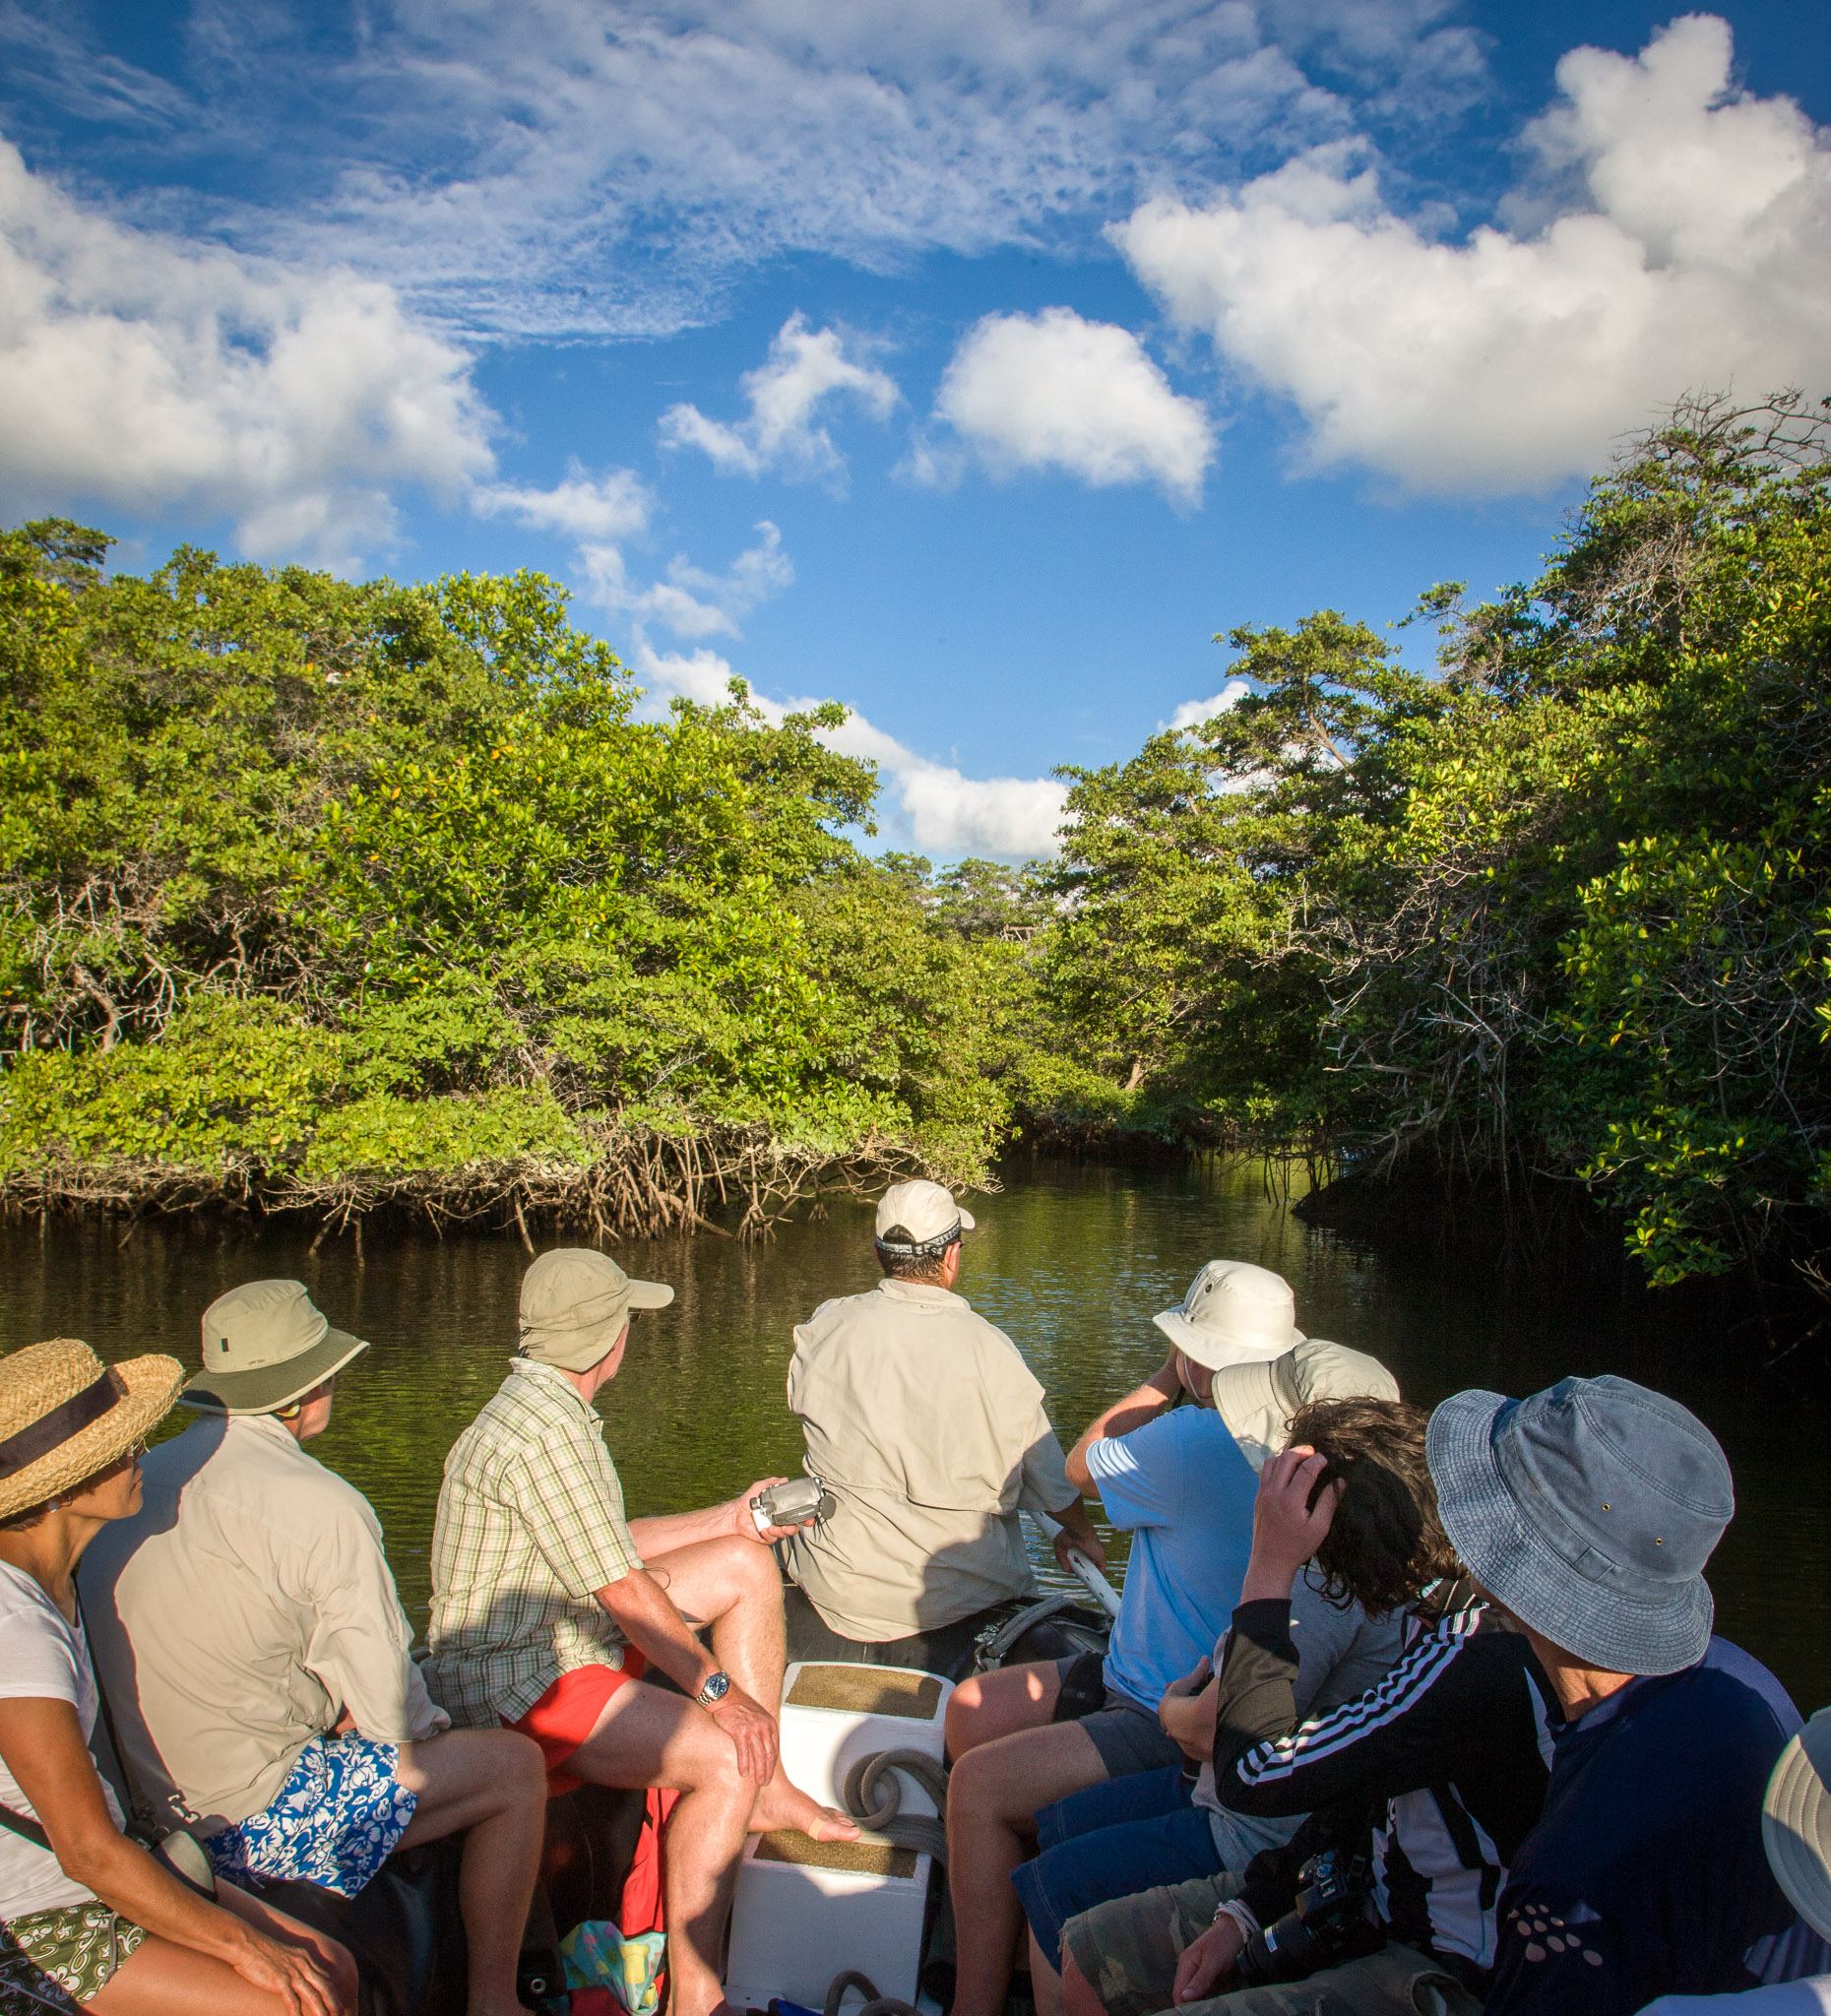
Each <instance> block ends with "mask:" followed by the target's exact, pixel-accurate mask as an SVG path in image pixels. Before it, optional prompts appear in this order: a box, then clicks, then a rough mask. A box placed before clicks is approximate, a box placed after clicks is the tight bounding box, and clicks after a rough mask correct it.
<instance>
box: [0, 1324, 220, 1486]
mask: <svg viewBox="0 0 1831 2016" xmlns="http://www.w3.org/2000/svg"><path fill="white" fill-rule="evenodd" d="M183 1378H184V1367H183V1366H182V1365H181V1364H179V1362H178V1360H177V1359H176V1358H168V1357H166V1356H165V1355H163V1354H162V1353H158V1352H153V1353H149V1354H148V1355H146V1356H145V1357H138V1358H127V1359H124V1360H123V1361H122V1362H121V1363H120V1364H118V1365H111V1366H104V1365H103V1363H102V1362H101V1360H100V1359H99V1358H98V1357H97V1356H96V1355H95V1353H94V1352H93V1351H91V1350H90V1348H89V1346H88V1345H86V1344H84V1343H82V1342H81V1341H80V1340H79V1339H77V1338H74V1337H53V1338H52V1339H51V1340H50V1341H49V1342H48V1343H46V1344H29V1345H27V1346H26V1348H25V1349H24V1350H23V1351H16V1352H10V1353H8V1355H6V1356H5V1357H3V1358H0V1519H11V1518H12V1517H13V1516H14V1514H15V1513H19V1512H25V1511H27V1510H29V1509H30V1508H31V1507H32V1506H33V1505H42V1504H43V1503H44V1501H45V1499H46V1498H54V1497H56V1496H57V1494H58V1493H59V1492H60V1491H67V1490H68V1489H69V1488H70V1487H71V1486H72V1485H73V1484H80V1483H81V1482H82V1481H84V1479H85V1478H91V1477H94V1476H95V1473H96V1472H97V1471H98V1470H105V1469H107V1467H108V1465H109V1464H111V1463H113V1462H114V1461H115V1460H116V1458H117V1457H121V1456H125V1455H126V1453H127V1452H128V1450H130V1449H131V1448H132V1447H133V1446H134V1444H135V1443H136V1442H143V1441H145V1440H146V1438H147V1436H148V1435H149V1434H150V1433H151V1432H152V1430H153V1429H154V1428H155V1427H157V1426H158V1423H159V1422H160V1421H162V1420H163V1419H164V1418H165V1417H166V1416H167V1415H168V1414H169V1413H170V1412H171V1404H172V1402H173V1401H174V1400H175V1399H176V1398H177V1395H178V1387H179V1384H180V1383H181V1382H182V1380H183Z"/></svg>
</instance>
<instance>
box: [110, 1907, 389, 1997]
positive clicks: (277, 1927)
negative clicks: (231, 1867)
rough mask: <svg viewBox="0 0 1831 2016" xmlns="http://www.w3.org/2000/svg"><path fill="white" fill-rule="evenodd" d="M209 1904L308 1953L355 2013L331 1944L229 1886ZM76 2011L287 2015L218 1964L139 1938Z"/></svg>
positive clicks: (352, 1987) (350, 1970)
mask: <svg viewBox="0 0 1831 2016" xmlns="http://www.w3.org/2000/svg"><path fill="white" fill-rule="evenodd" d="M217 1899H218V1902H219V1903H220V1904H221V1906H222V1908H223V1910H224V1911H232V1912H233V1913H234V1914H235V1916H236V1917H237V1918H239V1919H244V1920H246V1922H248V1923H249V1924H252V1925H258V1926H259V1927H260V1928H261V1930H262V1931H264V1932H265V1933H267V1935H268V1936H269V1937H270V1938H273V1939H279V1940H281V1941H283V1942H284V1944H286V1945H288V1946H303V1947H305V1948H306V1949H307V1950H308V1951H310V1952H313V1953H315V1954H316V1955H317V1956H318V1959H319V1960H320V1962H321V1963H322V1964H323V1966H324V1969H325V1972H326V1973H327V1974H329V1975H330V1977H331V1981H332V1983H333V1985H334V1986H335V1988H336V1990H337V1993H338V1995H339V1997H340V2004H339V2006H340V2007H342V2008H343V2009H346V2010H353V2009H354V2008H355V2006H356V1963H355V1962H354V1961H353V1960H352V1959H350V1957H349V1954H348V1953H347V1951H346V1949H345V1948H344V1947H342V1946H340V1945H339V1944H338V1943H337V1941H336V1940H335V1939H333V1938H329V1937H327V1936H326V1934H325V1933H323V1932H318V1931H314V1930H313V1929H312V1928H311V1926H310V1925H302V1924H300V1923H299V1922H298V1920H297V1919H294V1918H287V1917H286V1915H285V1914H284V1912H280V1911H276V1910H275V1909H274V1908H273V1906H272V1905H271V1904H262V1903H260V1902H259V1901H258V1900H257V1899H255V1898H253V1897H250V1896H249V1895H248V1894H247V1892H246V1891H243V1890H237V1889H235V1888H234V1887H233V1885H231V1884H228V1883H219V1884H218V1886H217ZM83 2006H84V2007H85V2008H86V2009H95V2010H96V2011H98V2012H99V2016H197V2012H198V2011H199V2010H202V2009H208V2010H210V2011H211V2012H212V2016H287V2009H286V2004H285V2003H284V2001H283V2000H282V1999H281V1997H280V1996H278V1995H273V1994H269V1993H267V1992H266V1990H265V1989H262V1988H257V1987H253V1986H251V1985H249V1984H248V1983H247V1982H245V1981H243V1980H242V1978H241V1976H240V1975H238V1974H237V1973H236V1972H235V1970H234V1969H233V1968H232V1967H230V1966H229V1965H228V1964H227V1963H226V1962H225V1961H221V1960H215V1959H212V1958H211V1957H210V1955H208V1954H207V1953H194V1952H192V1951H191V1949H190V1948H189V1947H187V1946H177V1945H174V1944H173V1943H172V1942H171V1941H170V1940H169V1939H158V1938H152V1939H147V1940H144V1941H143V1942H142V1943H141V1945H140V1947H139V1949H138V1950H137V1951H136V1952H135V1953H134V1954H133V1956H132V1957H131V1958H130V1959H129V1960H128V1961H127V1962H126V1963H125V1964H124V1965H123V1966H121V1967H119V1968H117V1969H116V1970H115V1972H114V1973H113V1974H112V1975H111V1976H110V1977H109V1980H108V1985H107V1986H106V1987H104V1988H102V1989H100V1990H99V1991H98V1992H97V1993H95V1994H94V1995H92V1996H91V1997H90V1999H89V2000H88V2001H87V2002H86V2003H84V2005H83Z"/></svg>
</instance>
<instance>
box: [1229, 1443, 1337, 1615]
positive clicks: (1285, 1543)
mask: <svg viewBox="0 0 1831 2016" xmlns="http://www.w3.org/2000/svg"><path fill="white" fill-rule="evenodd" d="M1328 1467H1329V1460H1328V1458H1327V1457H1326V1456H1319V1455H1318V1454H1317V1453H1316V1451H1315V1450H1314V1449H1311V1448H1309V1447H1307V1446H1306V1445H1305V1444H1302V1443H1297V1444H1294V1446H1293V1447H1291V1448H1289V1449H1285V1450H1281V1451H1280V1452H1279V1454H1278V1455H1276V1456H1274V1457H1273V1458H1272V1459H1271V1460H1270V1461H1269V1462H1268V1463H1267V1464H1266V1466H1265V1468H1264V1469H1263V1470H1262V1471H1260V1473H1259V1495H1258V1497H1257V1499H1256V1500H1255V1501H1254V1503H1253V1507H1252V1558H1251V1560H1250V1561H1249V1562H1248V1563H1247V1565H1246V1579H1245V1582H1244V1584H1243V1585H1242V1586H1241V1589H1240V1592H1239V1598H1240V1601H1241V1603H1260V1602H1264V1601H1267V1600H1270V1601H1274V1602H1278V1601H1284V1600H1286V1599H1288V1598H1289V1597H1290V1595H1291V1584H1292V1583H1293V1581H1294V1579H1295V1577H1296V1572H1297V1570H1298V1569H1299V1568H1301V1567H1302V1565H1303V1563H1304V1562H1305V1561H1307V1560H1308V1559H1309V1558H1310V1556H1311V1555H1312V1554H1313V1553H1314V1552H1315V1551H1316V1549H1317V1548H1318V1547H1319V1546H1321V1544H1323V1542H1324V1541H1325V1540H1326V1539H1327V1538H1328V1537H1329V1528H1330V1527H1331V1526H1332V1525H1333V1524H1334V1523H1335V1508H1336V1506H1337V1505H1339V1504H1340V1503H1341V1499H1342V1493H1343V1492H1344V1491H1345V1490H1346V1489H1347V1488H1348V1484H1347V1481H1346V1480H1344V1479H1342V1478H1332V1479H1331V1480H1330V1481H1328V1482H1327V1483H1323V1482H1322V1479H1323V1475H1324V1473H1325V1472H1326V1471H1327V1469H1328ZM1319 1484H1320V1485H1321V1488H1320V1489H1318V1488H1317V1486H1318V1485H1319Z"/></svg>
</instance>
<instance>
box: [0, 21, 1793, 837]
mask: <svg viewBox="0 0 1831 2016" xmlns="http://www.w3.org/2000/svg"><path fill="white" fill-rule="evenodd" d="M1811 14H1812V11H1811V10H1799V9H1794V8H1787V9H1782V8H1780V7H1778V6H1774V5H1766V6H1750V7H1730V8H1724V9H1719V10H1717V11H1714V12H1712V13H1709V14H1695V15H1674V14H1673V13H1671V12H1668V11H1664V10H1657V9H1656V10H1649V9H1647V8H1645V7H1640V6H1631V5H1621V4H1612V5H1611V4H1599V5H1590V6H1587V7H1584V8H1581V9H1579V8H1575V7H1567V6H1556V5H1542V6H1538V7H1535V8H1531V9H1527V8H1522V7H1518V6H1500V5H1487V6H1477V5H1461V6H1459V5H1455V4H1450V0H1029V4H1021V0H850V4H848V5H846V6H844V7H835V6H832V5H831V4H825V5H822V4H817V0H697V4H676V5H673V6H671V7H666V8H655V9H647V10H645V9H641V8H638V7H635V6H626V5H620V4H614V0H525V4H506V0H504V4H491V0H365V4H350V0H315V4H306V0H234V4H232V5H231V4H228V0H196V4H191V5H188V6H185V5H168V4H161V0H133V4H112V0H110V4H106V5H103V4H92V5H85V4H83V0H55V4H52V0H0V138H3V139H4V142H5V151H4V153H0V510H4V512H5V514H6V516H7V518H8V519H17V518H19V517H21V516H24V515H27V514H29V513H36V512H43V511H60V512H65V513H69V514H72V515H76V516H80V517H83V518H86V519H89V520H91V521H93V522H95V523H97V524H100V525H102V526H105V527H106V528H107V529H109V530H110V531H112V532H114V533H116V534H117V535H118V536H120V537H121V539H122V542H123V546H122V559H123V564H126V565H130V566H142V565H150V564H154V563H156V562H157V560H158V558H160V557H161V556H162V555H163V553H164V552H165V551H167V550H168V549H169V547H170V546H171V545H172V544H173V543H174V542H176V541H177V540H179V539H192V540H196V541H199V542H203V543H208V544H212V545H215V546H217V547H218V548H219V549H221V551H223V552H224V553H225V554H229V553H233V554H246V555H249V556H252V557H255V558H258V559H261V560H264V561H282V560H294V559H299V560H306V561H310V562H313V563H316V564H322V565H329V566H333V567H337V568H340V569H342V570H344V571H348V572H379V571H386V572H390V573H393V574H395V575H397V576H399V577H404V578H415V577H420V576H426V575H431V574H436V573H439V572H442V571H445V570H447V569H451V568H456V567H474V568H506V567H514V566H524V565H526V566H535V567H539V568H541V569H543V570H545V571H547V572H549V573H552V574H554V575H556V576H557V577H559V578H561V579H563V580H565V581H566V582H567V583H568V584H569V585H570V586H571V587H572V588H573V589H574V590H575V593H576V596H577V600H576V603H575V610H576V613H577V615H578V617H579V619H580V620H581V621H583V622H585V623H586V624H588V625H589V626H591V627H592V628H594V629H597V630H599V631H600V632H601V633H602V634H603V635H604V636H606V637H607V638H608V639H610V641H611V642H612V643H613V644H614V645H615V646H616V647H617V649H618V650H619V651H620V652H621V653H623V655H624V656H625V658H626V659H627V661H628V662H629V663H630V664H631V665H632V667H633V668H634V669H635V670H636V671H637V672H638V674H639V676H640V677H641V678H642V680H643V682H644V683H645V685H646V686H647V687H648V688H649V691H650V695H651V699H650V702H649V704H650V705H651V706H653V707H657V708H659V707H662V706H663V705H664V704H665V702H666V700H667V698H668V696H669V695H670V694H672V693H677V692H684V693H688V694H692V695H694V696H696V697H700V698H709V697H715V696H716V695H717V694H718V693H719V692H720V691H721V690H722V687H723V683H724V681H725V680H726V678H727V677H728V676H729V675H730V673H731V672H738V673H741V674H742V675H743V676H744V677H745V678H747V679H748V680H749V681H750V682H751V683H752V685H753V687H754V688H755V689H756V691H757V692H758V693H759V695H760V696H761V697H762V698H763V700H764V701H765V702H766V703H767V704H769V705H772V706H782V705H789V704H793V703H794V702H795V701H797V700H805V699H822V698H828V697H831V698H836V699H839V700H842V701H844V702H845V703H847V705H849V706H850V707H852V709H854V710H855V717H854V720H853V721H852V723H851V724H849V725H848V727H847V728H846V729H844V730H841V731H840V734H839V737H838V739H839V740H840V741H841V743H842V744H843V745H844V746H847V747H850V748H852V749H855V750H857V751H858V752H859V753H864V754H868V755H871V756H872V757H874V758H875V759H876V760H877V761H878V762H879V764H880V766H881V768H882V771H883V777H884V788H883V795H882V820H881V824H882V828H883V841H884V844H887V845H895V846H900V847H912V846H913V847H916V848H918V849H920V850H921V851H925V852H927V853H930V854H931V855H934V856H935V857H937V858H946V857H952V856H957V855H959V854H962V853H967V852H982V853H994V854H999V855H1003V856H1007V857H1012V858H1017V857H1021V856H1023V855H1026V854H1029V853H1035V852H1043V851H1047V849H1048V847H1049V845H1050V836H1051V833H1052V830H1053V828H1054V825H1055V823H1056V819H1057V816H1058V810H1059V801H1060V786H1059V784H1058V783H1056V782H1053V781H1052V780H1051V775H1050V773H1051V772H1052V771H1053V769H1054V768H1055V766H1057V765H1060V764H1065V763H1073V764H1098V763H1105V762H1110V761H1113V760H1115V759H1119V758H1122V757H1124V756H1125V755H1127V754H1129V753H1131V752H1132V751H1134V750H1135V749H1136V748H1137V747H1138V746H1139V744H1140V743H1141V742H1142V740H1143V738H1144V737H1145V736H1146V735H1148V734H1149V733H1151V732H1152V731H1153V730H1154V729H1155V728H1157V727H1158V726H1159V725H1163V724H1166V723H1175V722H1179V721H1181V722H1186V721H1188V720H1190V719H1192V718H1194V717H1195V716H1197V715H1199V712H1200V710H1201V707H1202V706H1203V705H1204V704H1208V703H1213V702H1214V701H1215V700H1216V698H1217V697H1218V696H1221V695H1223V694H1224V693H1225V691H1226V690H1227V689H1226V685H1225V679H1226V654H1225V652H1224V650H1223V649H1221V648H1220V647H1217V646H1216V645H1215V644H1214V643H1213V642H1211V638H1212V636H1213V633H1215V632H1216V631H1218V630H1221V629H1223V628H1225V627H1227V626H1228V625H1231V624H1233V623H1237V622H1243V621H1255V622H1262V623H1266V622H1286V623H1288V622H1293V621H1294V620H1295V619H1296V618H1298V617H1299V616H1300V615H1302V614H1303V613H1304V612H1305V611H1306V610H1309V609H1312V608H1316V607H1320V606H1336V607H1340V608H1343V609H1346V610H1348V611H1349V612H1350V613H1353V614H1356V615H1360V616H1364V617H1366V618H1368V619H1369V620H1373V621H1376V622H1387V621H1391V620H1393V619H1395V618H1397V617H1399V616H1401V615H1403V614H1404V613H1405V611H1406V610H1407V608H1408V607H1409V606H1410V605H1411V603H1412V601H1413V600H1414V599H1415V597H1416V596H1417V594H1418V593H1419V592H1420V591H1421V589H1423V588H1424V587H1426V586H1428V585H1429V584H1431V583H1433V582H1436V581H1441V580H1445V579H1451V578H1455V579H1464V580H1467V581H1468V582H1469V583H1470V584H1471V587H1472V588H1473V589H1474V590H1476V591H1477V592H1483V591H1487V590H1491V589H1492V588H1494V587H1497V586H1499V585H1500V584H1502V583H1504V582H1507V581H1510V580H1513V579H1516V578H1518V577H1520V576H1521V575H1523V574H1527V573H1530V572H1531V571H1532V570H1533V569H1534V566H1535V564H1536V561H1537V559H1538V556H1539V555H1540V554H1541V553H1543V552H1544V551H1545V550H1546V549H1547V546H1548V545H1549V544H1550V543H1551V541H1552V539H1553V538H1554V537H1555V535H1556V528H1557V524H1558V521H1559V518H1560V516H1561V514H1562V513H1563V512H1564V511H1565V510H1567V509H1568V507H1569V505H1570V503H1571V502H1572V500H1573V499H1574V498H1575V497H1576V496H1578V495H1579V494H1580V492H1581V488H1582V483H1583V479H1584V477H1585V475H1586V474H1587V473H1590V472H1592V471H1594V470H1595V469H1596V468H1598V467H1599V466H1600V465H1601V464H1602V462H1603V461H1604V460H1606V458H1607V455H1608V453H1609V450H1610V442H1611V441H1613V440H1614V439H1616V438H1618V437H1619V435H1620V434H1621V433H1623V432H1624V431H1626V430H1629V429H1632V428H1634V427H1635V426H1638V425H1640V424H1643V423H1644V422H1645V421H1646V420H1647V419H1648V418H1649V417H1650V416H1651V415H1652V414H1653V413H1654V412H1655V411H1656V410H1658V408H1659V407H1660V406H1661V405H1662V404H1663V403H1664V402H1667V401H1670V400H1671V399H1673V398H1674V397H1676V396H1677V395H1678V394H1680V393H1681V392H1683V391H1684V390H1685V389H1686V388H1687V387H1708V388H1717V387H1723V386H1733V387H1734V388H1735V389H1736V391H1738V392H1741V393H1745V394H1748V395H1751V396H1754V395H1758V394H1760V393H1762V392H1765V391H1766V390H1768V389H1770V388H1771V387H1774V386H1778V385H1781V384H1801V385H1804V386H1806V387H1808V388H1809V389H1810V390H1812V391H1814V392H1822V391H1826V390H1831V136H1828V134H1827V132H1826V130H1825V122H1827V121H1831V34H1828V33H1825V32H1823V25H1822V23H1821V24H1820V25H1819V32H1817V33H1815V34H1806V33H1803V32H1802V23H1804V22H1806V21H1809V20H1810V19H1811ZM1410 635H1411V640H1412V641H1411V642H1410V643H1408V649H1410V650H1414V651H1416V650H1419V649H1421V648H1422V647H1423V644H1424V643H1425V642H1426V641H1427V640H1425V639H1423V638H1421V637H1420V636H1419V635H1418V633H1411V634H1410Z"/></svg>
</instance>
